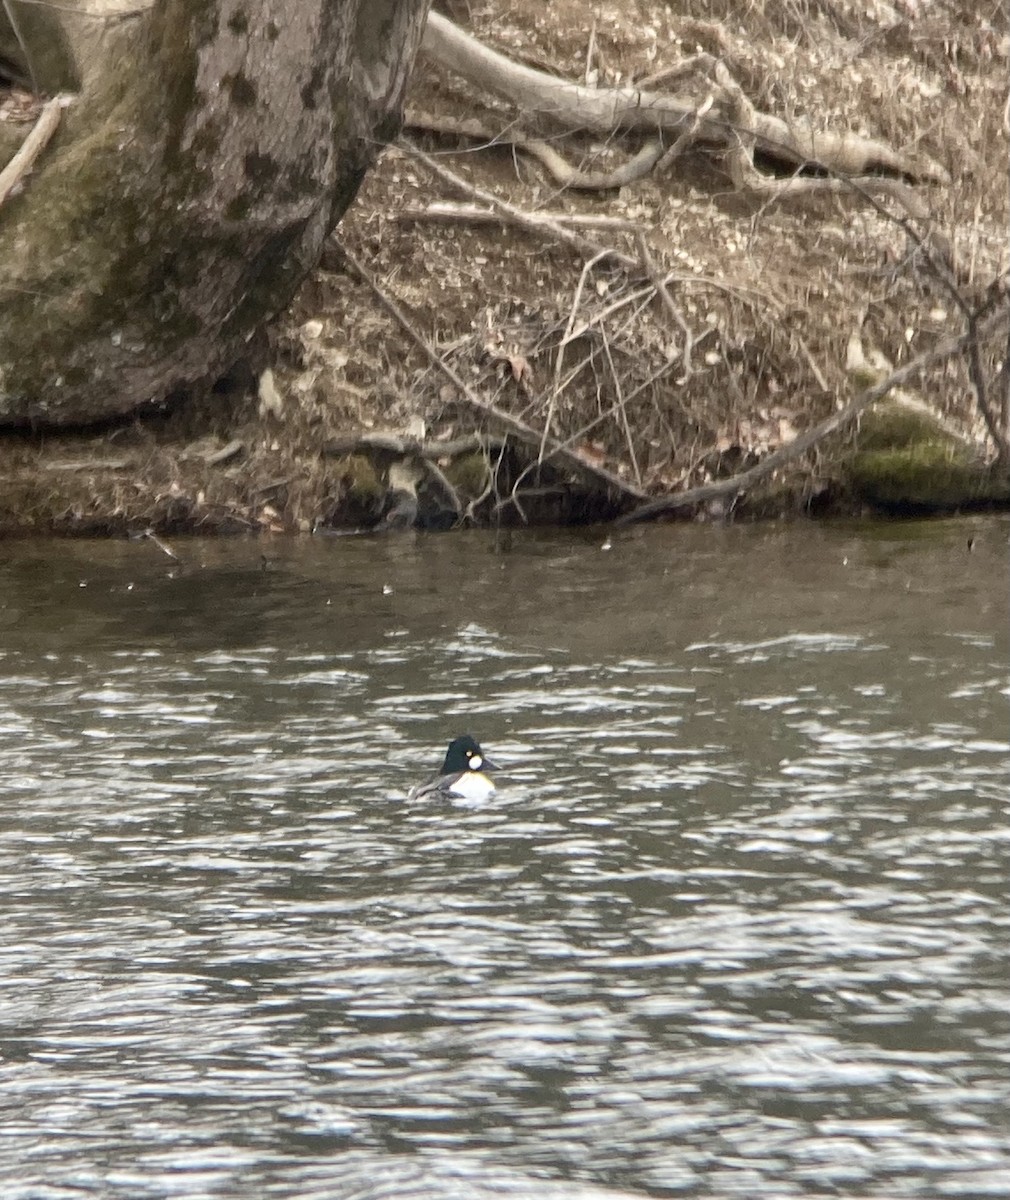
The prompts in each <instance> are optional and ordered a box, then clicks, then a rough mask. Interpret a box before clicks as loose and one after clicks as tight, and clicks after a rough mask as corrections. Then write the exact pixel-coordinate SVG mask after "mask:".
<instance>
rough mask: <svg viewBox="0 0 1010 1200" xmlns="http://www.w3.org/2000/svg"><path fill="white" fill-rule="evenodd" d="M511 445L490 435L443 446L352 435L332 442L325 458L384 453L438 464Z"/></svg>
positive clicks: (416, 440)
mask: <svg viewBox="0 0 1010 1200" xmlns="http://www.w3.org/2000/svg"><path fill="white" fill-rule="evenodd" d="M507 445H508V438H502V437H495V436H494V435H493V434H487V433H474V434H470V435H468V436H467V437H461V438H452V439H450V440H447V441H442V442H440V441H434V442H423V441H421V440H420V439H419V438H414V437H402V436H401V435H400V434H396V433H352V434H348V435H347V436H346V437H338V438H333V439H332V440H330V441H328V442H327V443H326V445H325V446H324V447H323V454H324V455H326V456H327V457H329V458H342V457H343V456H344V455H346V454H359V453H361V452H362V451H364V452H365V453H374V452H375V451H380V452H384V453H387V454H393V455H396V457H397V458H408V457H413V458H422V459H426V460H428V461H431V462H434V461H436V460H437V459H440V458H459V457H460V456H461V455H463V454H475V453H478V452H481V453H484V454H487V453H489V452H491V451H498V450H501V449H502V448H503V447H505V446H507Z"/></svg>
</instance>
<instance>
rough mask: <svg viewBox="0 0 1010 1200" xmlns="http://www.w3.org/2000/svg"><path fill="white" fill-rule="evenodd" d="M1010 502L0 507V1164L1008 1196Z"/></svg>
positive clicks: (184, 1192) (11, 1179)
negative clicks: (999, 515)
mask: <svg viewBox="0 0 1010 1200" xmlns="http://www.w3.org/2000/svg"><path fill="white" fill-rule="evenodd" d="M1008 530H1010V525H1008V524H1007V523H1006V522H1000V521H997V520H992V521H985V522H978V523H973V524H965V523H958V522H950V523H942V524H929V525H908V526H898V527H896V526H890V527H888V526H860V527H856V526H844V527H807V526H798V527H793V528H788V529H784V530H774V531H768V530H754V529H729V530H718V529H712V528H694V527H683V526H673V527H667V528H662V529H650V530H644V531H635V532H632V533H628V534H625V535H620V536H618V535H614V536H612V539H611V541H612V544H611V545H610V548H609V549H604V548H603V545H602V542H603V535H602V534H598V533H594V532H586V533H584V534H577V535H572V534H566V535H556V534H551V535H543V534H539V535H537V534H529V535H515V536H514V537H512V538H511V539H509V540H508V541H504V540H502V539H501V538H498V539H496V538H495V537H494V536H492V535H484V534H465V535H459V536H456V535H453V536H444V537H441V538H436V537H429V538H420V539H417V540H414V539H413V538H410V537H408V538H405V539H395V538H389V539H386V540H376V539H352V538H340V539H332V540H320V541H313V542H297V543H290V544H284V543H281V544H277V543H251V542H244V543H225V544H222V543H217V544H208V543H199V542H191V543H186V542H179V543H177V544H175V549H176V551H177V552H178V553H179V555H180V557H181V558H182V560H183V563H182V565H181V566H179V565H177V564H174V563H173V562H171V560H169V559H167V558H165V557H164V556H162V555H161V554H160V553H159V551H158V549H157V548H156V547H155V546H153V545H152V544H150V543H140V544H122V545H120V544H111V543H101V544H99V543H72V544H40V545H33V544H24V545H18V544H8V545H6V546H5V547H3V549H2V554H0V604H2V607H0V645H2V648H3V649H2V656H0V670H2V678H0V754H2V759H0V761H2V765H3V770H2V773H0V793H2V794H0V930H2V938H0V1134H2V1136H0V1171H2V1176H3V1180H4V1183H3V1185H0V1191H2V1194H3V1196H4V1197H15V1198H20V1200H49V1198H50V1197H53V1198H55V1197H60V1198H62V1197H80V1196H89V1195H93V1196H110V1197H129V1198H144V1197H169V1196H186V1197H203V1196H207V1197H219V1196H220V1197H233V1196H234V1197H237V1196H242V1197H275V1198H288V1197H290V1198H294V1197H333V1198H339V1200H344V1198H347V1200H354V1198H358V1197H361V1198H368V1197H380V1196H381V1197H390V1198H392V1197H397V1196H411V1197H413V1196H422V1195H423V1196H437V1197H452V1198H453V1200H455V1198H457V1197H458V1198H460V1200H462V1198H464V1197H475V1196H483V1195H486V1194H494V1195H508V1196H519V1195H523V1196H531V1197H532V1196H544V1197H553V1196H555V1195H558V1196H565V1195H573V1194H575V1185H584V1187H585V1188H586V1194H590V1193H592V1194H598V1195H603V1194H608V1195H613V1194H617V1195H622V1196H627V1195H632V1196H634V1195H653V1196H681V1195H683V1196H735V1197H739V1196H744V1197H772V1196H775V1197H779V1196H781V1197H792V1196H797V1197H816V1196H853V1197H854V1196H864V1197H871V1196H872V1197H881V1198H885V1197H886V1198H888V1200H898V1198H902V1197H911V1196H915V1197H932V1196H937V1197H945V1196H962V1197H982V1196H990V1195H993V1196H996V1195H998V1196H1008V1195H1010V906H1008V898H1010V740H1008V738H1010V732H1008V730H1010V720H1008V697H1010V690H1008V668H1007V661H1008V647H1007V636H1006V635H1007V609H1008V604H1007V568H1006V559H1007V533H1008ZM969 536H972V537H974V549H973V550H972V551H971V552H969V550H968V546H967V541H968V538H969ZM262 556H265V557H262ZM467 731H469V732H472V733H474V734H475V735H477V736H478V737H479V738H480V740H481V741H482V743H483V744H484V746H485V748H486V749H487V751H488V753H489V754H490V755H491V756H492V757H494V758H495V759H496V760H497V761H498V762H499V763H500V765H501V768H502V769H501V771H500V772H499V774H498V782H499V784H500V790H499V792H498V793H497V795H496V796H494V797H493V798H492V799H491V800H490V801H488V802H485V803H484V804H482V805H479V806H475V805H466V804H462V803H460V804H453V803H447V802H439V801H435V802H432V801H431V800H425V801H422V802H414V801H408V800H407V799H406V792H407V790H408V789H409V787H410V785H411V784H412V783H414V782H417V781H418V779H420V778H424V777H425V776H426V775H428V774H429V773H430V772H431V771H432V770H433V769H434V768H435V767H437V766H438V765H439V762H440V760H441V756H442V754H443V753H444V748H445V744H446V743H447V741H448V740H449V738H450V737H451V736H453V735H454V734H456V733H459V732H467ZM547 1181H550V1183H548V1182H547ZM595 1188H599V1189H604V1191H601V1192H599V1193H597V1192H595V1191H593V1189H595Z"/></svg>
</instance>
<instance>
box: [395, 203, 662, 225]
mask: <svg viewBox="0 0 1010 1200" xmlns="http://www.w3.org/2000/svg"><path fill="white" fill-rule="evenodd" d="M393 216H394V217H395V219H396V220H397V221H436V222H444V223H446V224H457V223H459V224H465V225H515V226H519V227H520V228H524V229H534V228H535V227H536V226H537V225H540V226H542V227H543V229H544V230H547V231H548V232H549V231H550V229H551V227H552V226H553V225H560V226H561V227H562V228H563V229H564V228H568V229H602V230H606V231H607V232H610V233H640V232H643V230H644V227H643V226H642V225H641V224H640V223H639V222H638V221H629V220H627V218H625V217H608V216H606V215H605V214H603V213H563V212H543V211H541V212H535V213H526V214H525V219H524V220H522V221H519V220H517V219H516V218H515V217H514V216H511V215H510V214H508V213H505V212H500V211H496V210H495V209H493V208H488V207H486V206H485V207H481V206H480V205H477V204H456V203H454V202H453V201H451V200H433V201H432V202H431V203H430V204H426V205H425V206H424V207H423V208H401V209H400V210H399V211H398V212H395V213H394V214H393Z"/></svg>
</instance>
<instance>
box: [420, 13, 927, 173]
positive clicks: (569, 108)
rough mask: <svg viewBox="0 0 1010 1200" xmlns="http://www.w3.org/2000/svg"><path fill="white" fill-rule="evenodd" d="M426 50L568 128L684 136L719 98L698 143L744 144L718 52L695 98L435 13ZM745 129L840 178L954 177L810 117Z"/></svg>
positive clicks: (787, 160)
mask: <svg viewBox="0 0 1010 1200" xmlns="http://www.w3.org/2000/svg"><path fill="white" fill-rule="evenodd" d="M421 48H422V50H423V51H424V53H426V54H427V55H428V56H429V57H430V58H432V59H434V61H436V62H438V63H439V64H440V65H442V66H443V67H446V68H448V69H449V70H451V71H455V72H456V73H457V74H459V75H462V76H463V77H464V78H465V79H467V80H469V81H470V82H471V83H473V84H474V85H475V86H477V87H479V88H482V89H485V90H486V91H489V92H491V93H492V94H494V95H496V96H500V97H502V98H503V99H506V100H508V101H510V102H511V103H513V104H515V105H516V107H517V108H519V109H520V110H521V111H522V112H524V113H527V114H530V115H532V116H538V117H542V118H545V119H547V120H549V121H551V122H553V123H554V124H556V125H561V126H563V127H565V128H568V129H579V130H589V131H591V132H593V133H612V132H614V131H615V130H623V131H632V130H643V131H646V132H648V133H650V134H653V135H656V134H660V135H662V134H663V133H668V132H671V131H675V132H677V133H680V132H682V131H683V129H684V127H685V126H686V125H688V124H689V123H690V122H692V121H693V120H695V119H696V115H697V113H698V112H699V110H700V109H701V108H702V107H703V106H704V105H706V104H708V98H709V97H711V101H712V103H711V105H710V107H709V111H708V112H707V113H706V114H705V116H703V117H702V118H701V119H700V120H698V121H697V128H696V130H695V132H694V135H693V140H695V141H698V142H703V143H706V144H709V145H712V146H716V147H719V148H722V149H729V150H732V149H733V148H734V146H735V145H737V144H738V137H739V134H740V132H741V131H740V128H739V125H738V123H737V122H738V120H739V116H740V113H739V101H738V99H737V94H738V93H739V88H738V85H736V84H735V82H734V81H733V80H732V78H731V76H730V73H729V71H728V69H727V68H726V66H725V64H723V63H722V62H721V61H720V60H719V59H716V58H714V57H713V56H712V55H708V54H700V55H697V56H695V58H694V60H693V61H692V66H693V67H694V68H695V75H696V76H699V75H701V74H702V73H703V72H707V73H708V75H709V78H708V79H704V80H703V81H702V84H703V88H704V93H705V94H703V95H701V96H695V97H691V96H682V95H670V94H667V93H664V92H653V91H647V90H643V89H641V88H637V87H612V88H594V87H586V86H584V85H582V84H576V83H570V82H569V81H568V80H565V79H558V78H556V77H554V76H552V75H547V74H545V73H544V72H542V71H536V70H534V69H533V68H531V67H527V66H523V65H522V64H521V63H515V62H513V61H511V60H510V59H508V58H506V57H505V56H504V55H502V54H499V53H498V52H497V51H495V50H492V49H490V47H488V46H485V45H483V43H481V42H479V41H477V39H476V38H473V37H471V36H470V35H469V34H468V33H466V32H464V31H463V30H462V29H460V28H459V27H458V26H456V25H454V24H453V23H452V22H451V21H449V20H448V19H447V18H446V17H443V16H441V15H440V14H439V13H436V12H432V13H429V15H428V21H427V24H426V25H425V31H424V39H423V41H422V43H421ZM734 93H737V94H734ZM742 132H743V134H744V136H745V137H747V138H748V140H751V141H752V146H753V149H756V150H760V151H761V153H762V154H764V155H766V156H767V157H769V158H770V159H772V160H773V161H777V162H780V163H782V164H783V165H784V166H785V167H786V168H793V169H795V168H797V167H815V168H819V169H821V170H824V171H827V172H828V173H829V174H839V175H869V174H876V173H880V174H887V175H890V176H892V177H896V178H902V179H909V180H912V181H917V182H933V183H942V182H947V181H948V180H947V173H946V172H945V171H944V170H943V168H942V167H940V166H939V165H938V164H937V163H934V162H931V161H929V160H922V161H920V160H919V159H917V158H916V159H913V158H912V157H911V156H909V155H905V154H901V153H899V152H898V151H896V150H894V149H892V148H891V147H890V146H887V145H885V144H884V143H883V142H880V141H877V140H876V139H874V138H864V137H860V136H859V135H857V134H854V133H837V132H833V131H822V130H817V129H814V128H813V127H812V126H810V125H808V124H807V123H805V122H802V121H793V122H791V123H790V122H788V121H785V120H783V119H781V118H780V117H776V116H772V115H771V114H769V113H762V112H758V111H757V110H754V109H752V110H751V111H750V113H749V114H748V119H747V124H746V127H745V128H744V129H743V131H742Z"/></svg>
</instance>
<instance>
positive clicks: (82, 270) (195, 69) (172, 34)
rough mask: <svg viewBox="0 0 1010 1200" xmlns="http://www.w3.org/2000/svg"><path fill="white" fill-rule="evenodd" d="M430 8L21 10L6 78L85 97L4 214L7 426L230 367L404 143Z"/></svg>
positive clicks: (360, 0)
mask: <svg viewBox="0 0 1010 1200" xmlns="http://www.w3.org/2000/svg"><path fill="white" fill-rule="evenodd" d="M426 10H427V0H300V2H299V3H298V4H291V5H285V6H281V7H280V8H278V6H276V5H273V4H269V3H267V2H266V0H210V2H209V3H208V0H146V2H145V0H131V2H130V3H129V4H127V3H125V2H124V0H63V3H62V4H61V5H60V6H58V7H50V6H40V5H38V4H37V3H28V2H26V0H8V2H7V3H6V4H5V5H4V6H3V7H2V8H0V62H6V63H8V65H9V71H8V73H9V74H11V75H15V76H16V75H20V76H21V77H22V78H23V79H26V80H30V82H31V83H32V85H33V86H34V87H35V88H37V89H38V90H39V91H40V92H43V93H48V94H53V93H55V92H65V91H72V92H74V93H75V98H74V100H73V103H72V104H71V105H70V106H69V108H68V109H67V110H66V113H65V115H64V118H63V122H62V125H61V127H60V129H59V131H58V133H57V134H56V136H55V137H54V138H53V140H52V141H51V143H50V144H49V145H48V146H47V147H46V149H45V151H44V152H43V153H42V154H41V156H40V157H39V159H38V161H37V162H36V163H35V165H34V168H33V170H32V172H31V174H29V175H28V176H26V178H25V179H24V181H23V182H22V186H21V190H20V192H18V193H17V194H15V195H12V196H11V197H10V198H9V199H8V200H7V202H6V203H5V204H4V205H3V206H2V207H0V423H4V424H9V425H24V424H35V425H66V424H81V423H87V422H93V421H96V420H101V419H104V418H108V417H113V416H117V415H120V414H124V413H127V412H130V411H133V410H135V409H137V408H140V407H142V406H144V405H146V404H149V403H151V402H157V401H161V400H163V399H164V398H166V397H168V396H170V395H172V394H174V393H177V392H179V391H180V390H183V389H186V388H189V387H191V386H193V385H194V384H197V383H199V382H200V381H203V380H210V379H213V378H214V377H216V376H217V375H219V374H221V373H222V372H223V371H225V370H226V369H227V368H228V367H229V366H231V364H232V363H234V362H235V361H236V360H237V359H238V358H239V357H240V356H241V354H242V352H243V349H244V347H245V346H246V343H247V341H248V339H249V338H250V336H251V335H252V333H253V332H254V331H255V330H256V329H257V328H258V327H259V326H260V325H261V324H262V323H263V321H264V320H265V319H267V318H269V317H270V316H271V315H273V314H274V313H276V312H277V311H279V310H280V309H281V308H283V307H284V306H285V305H286V304H287V302H288V301H289V299H290V298H291V296H292V294H293V292H294V290H295V288H296V287H297V285H298V283H299V282H300V280H301V279H302V278H303V277H304V275H305V274H306V272H307V271H308V270H310V269H311V267H312V266H314V265H315V263H316V261H317V259H318V256H319V254H320V252H321V249H322V245H323V242H324V240H325V238H326V236H327V235H328V234H329V232H330V230H331V229H332V228H333V226H334V224H335V223H336V221H337V220H338V219H339V217H340V216H341V214H342V213H343V211H344V209H345V208H346V207H347V205H348V204H349V203H350V201H351V200H352V199H353V197H354V195H355V193H356V191H357V188H358V186H359V184H360V182H361V180H362V178H363V176H364V173H365V171H366V170H367V168H368V166H369V165H370V163H371V161H372V158H373V155H374V153H375V149H376V146H377V144H378V143H380V142H381V141H382V140H384V139H388V137H389V136H390V135H392V134H393V133H394V132H395V131H396V129H397V127H398V124H399V119H400V111H401V104H402V98H403V92H404V89H405V86H406V82H407V79H408V77H409V73H410V69H411V65H412V62H413V58H414V53H415V51H416V48H417V44H418V41H419V39H420V36H421V31H422V28H423V23H424V19H425V15H426ZM4 14H6V17H5V16H4ZM2 165H3V164H2V163H0V166H2Z"/></svg>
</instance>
